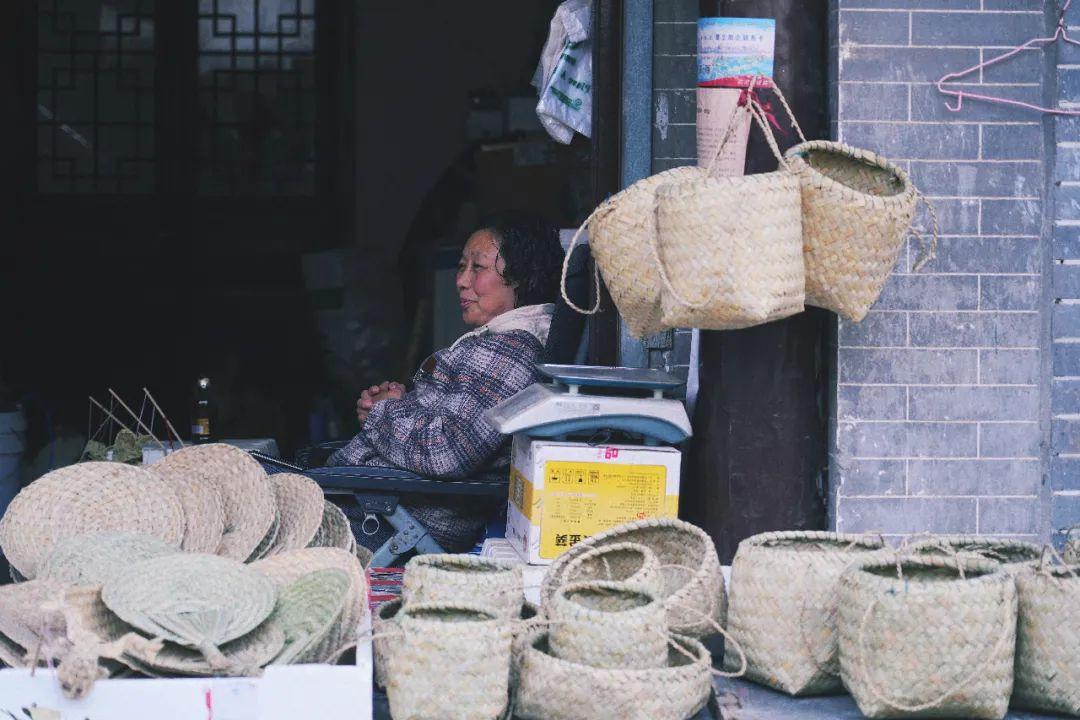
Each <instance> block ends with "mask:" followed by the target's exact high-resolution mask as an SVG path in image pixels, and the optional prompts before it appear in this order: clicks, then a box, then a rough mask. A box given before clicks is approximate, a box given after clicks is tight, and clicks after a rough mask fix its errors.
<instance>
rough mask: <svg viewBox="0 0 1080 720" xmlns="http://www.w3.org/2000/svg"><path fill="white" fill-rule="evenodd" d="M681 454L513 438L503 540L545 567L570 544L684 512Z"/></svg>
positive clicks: (667, 450) (659, 449)
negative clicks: (635, 522) (636, 522)
mask: <svg viewBox="0 0 1080 720" xmlns="http://www.w3.org/2000/svg"><path fill="white" fill-rule="evenodd" d="M681 463H682V453H680V452H679V451H678V450H676V449H675V448H670V447H648V446H644V445H602V446H596V445H588V444H586V443H575V442H557V441H553V440H537V439H533V438H530V437H526V436H524V435H515V436H514V442H513V454H512V460H511V465H512V467H511V470H510V501H509V506H508V508H507V517H506V539H507V540H509V541H510V543H511V545H513V547H514V549H515V550H517V552H518V553H519V554H520V555H521V557H522V558H523V559H525V561H526V562H528V563H531V564H534V565H546V564H549V563H550V562H551V561H552V560H554V559H555V558H557V557H558V556H559V555H561V554H562V553H564V552H566V551H567V550H568V549H570V548H571V547H572V546H573V545H575V544H577V543H579V542H581V541H582V540H584V539H586V538H588V537H591V536H593V535H595V534H597V533H598V532H600V531H602V530H606V529H608V528H611V527H615V526H616V525H621V524H623V523H626V522H630V521H631V520H640V519H643V518H650V517H676V516H678V514H679V471H680V467H681Z"/></svg>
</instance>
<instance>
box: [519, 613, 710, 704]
mask: <svg viewBox="0 0 1080 720" xmlns="http://www.w3.org/2000/svg"><path fill="white" fill-rule="evenodd" d="M671 642H672V645H673V646H675V645H677V646H678V649H676V648H675V647H672V648H671V649H670V650H669V652H668V657H667V662H666V663H665V667H660V668H653V669H648V670H626V669H606V668H593V667H589V666H587V665H579V664H577V663H572V662H568V661H566V660H562V659H560V658H557V657H555V656H554V655H553V654H552V653H551V650H550V648H549V646H548V634H547V631H546V630H534V631H532V633H530V634H529V635H527V636H525V637H524V638H522V643H521V644H522V647H523V649H522V652H521V653H520V656H519V657H518V659H517V662H518V664H519V667H518V675H519V678H520V679H519V682H518V689H517V697H516V701H515V704H514V716H515V717H519V718H522V719H523V720H612V718H619V720H686V718H689V717H693V716H694V715H696V714H697V712H698V711H700V710H701V709H702V708H703V707H705V704H706V703H707V702H708V700H709V695H710V694H711V692H712V675H711V674H710V669H711V666H710V657H709V651H708V650H706V649H705V647H704V646H703V645H702V644H701V643H700V642H698V641H697V640H694V639H692V638H687V637H680V636H673V637H672V638H671ZM680 650H681V652H680ZM687 656H689V657H687Z"/></svg>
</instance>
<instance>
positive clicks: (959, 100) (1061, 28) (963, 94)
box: [937, 0, 1080, 115]
mask: <svg viewBox="0 0 1080 720" xmlns="http://www.w3.org/2000/svg"><path fill="white" fill-rule="evenodd" d="M1071 4H1072V0H1065V4H1064V5H1063V6H1062V8H1061V12H1060V13H1059V14H1058V23H1057V29H1056V30H1054V34H1053V35H1051V36H1050V37H1044V38H1032V39H1030V40H1028V41H1027V42H1026V43H1024V44H1023V45H1020V46H1019V47H1016V48H1013V49H1012V50H1010V51H1008V52H1006V53H1003V54H1001V55H998V56H997V57H994V58H990V59H989V60H987V61H985V62H981V63H979V64H978V65H973V66H972V67H969V68H968V69H967V70H961V71H959V72H953V73H949V74H948V75H945V76H943V77H942V78H941V79H940V80H938V81H937V89H938V92H939V93H941V94H942V95H952V96H953V97H955V98H956V106H955V107H953V106H952V105H950V104H949V103H948V101H946V103H945V107H946V108H948V109H949V110H951V111H952V112H960V109H961V108H962V107H963V106H964V98H968V99H971V100H982V101H983V102H988V103H998V104H1000V105H1013V106H1015V107H1020V108H1024V109H1025V110H1034V111H1035V112H1043V113H1052V114H1054V115H1080V110H1066V109H1063V108H1048V107H1041V106H1039V105H1032V104H1031V103H1026V102H1022V101H1020V100H1012V99H1010V98H1002V97H994V96H992V95H980V94H979V93H973V92H968V91H967V90H951V89H949V88H946V87H945V83H946V82H949V81H951V80H959V79H960V78H962V77H965V76H967V75H970V74H971V73H973V72H975V71H977V70H982V69H983V68H985V67H989V66H991V65H996V64H997V63H1000V62H1003V61H1005V60H1008V59H1009V58H1011V57H1013V56H1014V55H1018V54H1020V53H1022V52H1024V51H1025V50H1035V49H1038V48H1041V47H1043V46H1044V45H1049V44H1051V43H1055V42H1057V41H1058V40H1063V41H1065V42H1067V43H1071V44H1072V45H1080V40H1073V39H1072V38H1071V37H1069V32H1068V30H1067V29H1066V28H1065V11H1066V10H1068V9H1069V5H1071Z"/></svg>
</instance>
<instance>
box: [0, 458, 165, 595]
mask: <svg viewBox="0 0 1080 720" xmlns="http://www.w3.org/2000/svg"><path fill="white" fill-rule="evenodd" d="M112 531H116V532H131V533H139V534H143V535H152V536H154V537H157V538H159V539H160V540H162V541H164V542H165V543H167V544H169V545H174V546H176V547H179V546H180V541H181V540H182V538H183V536H184V511H183V508H182V506H181V505H180V501H179V500H178V499H177V497H176V493H174V492H173V491H172V490H171V489H170V488H169V487H168V486H167V485H165V484H164V483H163V482H162V481H161V480H159V479H158V478H157V477H155V476H153V475H151V474H150V473H148V472H146V471H145V470H143V469H141V468H137V467H134V466H132V465H124V464H122V463H114V462H85V463H77V464H75V465H68V466H67V467H62V468H59V469H58V470H53V471H52V472H49V473H46V474H45V475H42V476H41V477H40V478H38V479H37V480H35V481H34V482H32V483H30V484H29V485H28V486H26V487H24V488H23V489H22V490H21V491H20V492H19V494H18V495H16V496H15V498H14V499H13V500H12V501H11V504H10V505H8V508H7V512H5V513H4V517H3V518H2V519H0V549H2V550H3V553H4V555H5V556H6V557H7V559H8V562H10V563H11V564H12V565H13V566H14V567H15V568H16V569H17V570H18V571H19V573H20V574H21V575H23V576H24V577H27V578H30V579H33V578H34V577H35V576H36V575H37V572H38V566H39V565H40V563H41V562H42V561H43V560H44V559H45V557H46V556H47V555H48V554H49V553H50V552H51V551H52V549H53V547H54V546H55V545H56V543H57V542H58V541H60V540H63V539H65V538H69V537H74V536H76V535H86V534H88V533H96V532H112Z"/></svg>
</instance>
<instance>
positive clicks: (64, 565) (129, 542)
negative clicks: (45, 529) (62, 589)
mask: <svg viewBox="0 0 1080 720" xmlns="http://www.w3.org/2000/svg"><path fill="white" fill-rule="evenodd" d="M178 552H180V549H179V548H177V547H176V546H174V545H169V544H168V543H166V542H165V541H164V540H161V539H159V538H156V537H153V536H151V535H136V534H134V533H92V534H89V535H76V536H75V537H70V538H65V539H63V540H60V541H59V542H57V543H56V545H55V546H54V547H53V549H52V552H50V553H49V555H48V556H47V557H46V558H45V560H44V561H43V562H42V564H41V568H40V569H39V571H38V577H39V578H41V579H44V580H56V581H57V582H62V583H66V584H69V585H104V584H105V583H106V582H108V580H110V579H111V578H112V577H113V576H114V575H116V574H117V573H118V572H122V571H123V570H125V569H127V567H128V566H130V565H131V564H132V563H136V562H140V561H142V560H149V559H150V558H155V557H161V556H162V555H174V554H176V553H178Z"/></svg>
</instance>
